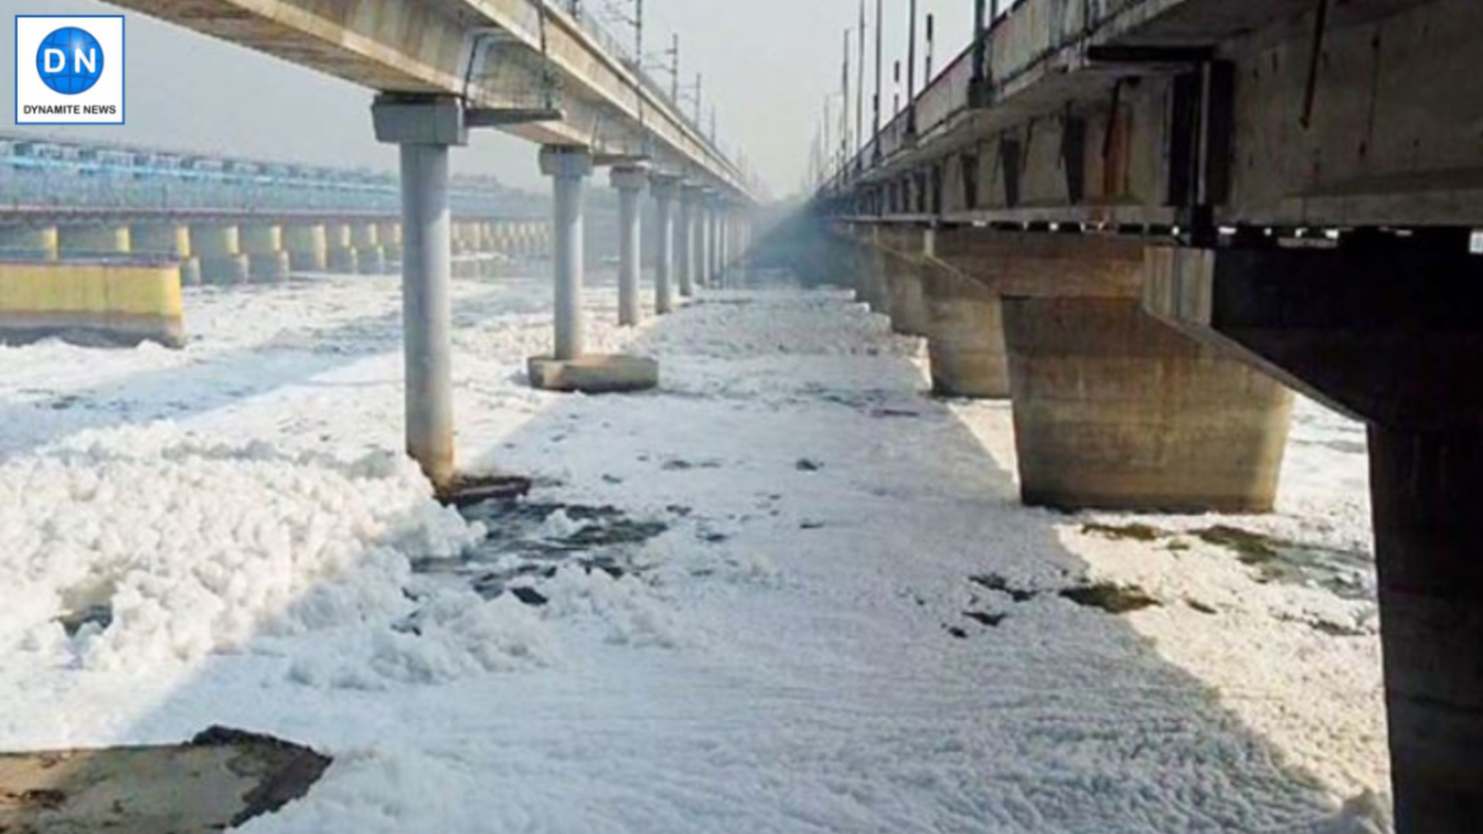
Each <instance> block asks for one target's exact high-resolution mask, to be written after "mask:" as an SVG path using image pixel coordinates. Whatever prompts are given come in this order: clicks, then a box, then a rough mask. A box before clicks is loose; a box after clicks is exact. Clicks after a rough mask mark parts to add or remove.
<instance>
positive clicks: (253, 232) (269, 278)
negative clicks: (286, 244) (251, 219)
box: [239, 223, 289, 282]
mask: <svg viewBox="0 0 1483 834" xmlns="http://www.w3.org/2000/svg"><path fill="white" fill-rule="evenodd" d="M239 235H240V238H239V240H240V244H241V246H242V253H243V254H244V255H246V256H247V274H248V276H249V278H251V280H253V281H258V282H273V281H284V280H287V279H288V272H289V256H288V252H286V251H284V248H283V227H282V226H280V225H278V224H277V223H246V224H243V225H242V226H241V227H240V232H239Z"/></svg>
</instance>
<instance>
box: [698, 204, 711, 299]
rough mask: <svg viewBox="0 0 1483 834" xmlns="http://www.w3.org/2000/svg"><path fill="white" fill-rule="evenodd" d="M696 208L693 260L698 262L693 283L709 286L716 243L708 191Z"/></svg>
mask: <svg viewBox="0 0 1483 834" xmlns="http://www.w3.org/2000/svg"><path fill="white" fill-rule="evenodd" d="M697 209H698V211H699V217H698V218H697V220H696V225H697V232H696V239H697V240H698V241H699V242H698V243H697V246H699V249H697V250H696V255H695V260H696V262H697V264H698V265H697V267H696V269H697V272H696V276H695V284H696V286H699V287H709V286H710V285H711V281H712V280H713V279H714V278H715V273H714V272H713V271H712V268H713V264H714V260H713V253H714V251H715V244H716V240H715V237H714V236H713V235H712V234H711V232H712V225H711V199H710V194H709V192H707V194H706V196H705V197H704V198H703V199H702V200H701V201H700V202H699V203H698V204H697Z"/></svg>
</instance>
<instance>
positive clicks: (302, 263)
mask: <svg viewBox="0 0 1483 834" xmlns="http://www.w3.org/2000/svg"><path fill="white" fill-rule="evenodd" d="M283 248H284V249H287V250H288V265H289V268H290V269H291V270H293V271H294V272H325V271H326V270H328V269H329V265H330V262H329V241H328V238H326V236H325V231H324V224H323V223H294V224H290V225H287V226H284V227H283Z"/></svg>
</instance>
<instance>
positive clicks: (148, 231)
mask: <svg viewBox="0 0 1483 834" xmlns="http://www.w3.org/2000/svg"><path fill="white" fill-rule="evenodd" d="M129 243H130V245H131V247H132V248H133V250H134V254H136V255H148V256H152V257H156V256H157V257H161V258H174V259H175V260H178V261H180V283H181V284H183V285H187V286H191V285H195V284H199V283H201V259H200V258H197V257H195V256H194V255H192V254H191V230H190V227H189V226H187V225H185V224H183V223H170V222H163V221H162V222H158V223H135V224H133V225H132V226H130V227H129Z"/></svg>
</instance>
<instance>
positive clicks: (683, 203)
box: [676, 185, 700, 298]
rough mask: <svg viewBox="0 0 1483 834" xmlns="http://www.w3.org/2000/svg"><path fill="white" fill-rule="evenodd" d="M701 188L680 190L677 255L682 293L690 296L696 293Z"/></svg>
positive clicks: (686, 296) (688, 187)
mask: <svg viewBox="0 0 1483 834" xmlns="http://www.w3.org/2000/svg"><path fill="white" fill-rule="evenodd" d="M699 198H700V190H699V189H698V188H696V187H695V186H691V185H686V186H683V188H682V190H681V192H680V233H679V246H678V251H677V252H676V255H677V257H678V259H679V264H680V295H681V296H682V297H684V298H690V297H692V296H694V295H695V281H696V274H695V270H696V255H697V238H696V233H695V229H696V227H697V225H698V224H699V219H698V217H697V216H696V214H697V205H696V204H697V202H698V200H699Z"/></svg>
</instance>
